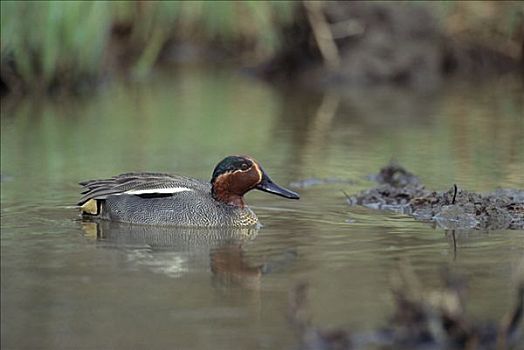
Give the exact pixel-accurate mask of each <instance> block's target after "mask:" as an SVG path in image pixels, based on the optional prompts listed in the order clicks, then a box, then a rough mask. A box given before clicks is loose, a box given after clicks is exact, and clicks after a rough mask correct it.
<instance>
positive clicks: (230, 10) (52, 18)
mask: <svg viewBox="0 0 524 350" xmlns="http://www.w3.org/2000/svg"><path fill="white" fill-rule="evenodd" d="M294 6H295V3H293V2H290V1H274V2H273V1H239V2H229V1H181V2H177V1H125V2H121V1H92V2H87V1H67V2H62V1H2V2H1V50H0V51H1V52H0V55H1V60H2V81H4V83H5V84H6V85H7V87H8V89H15V88H19V87H21V88H23V89H26V90H49V89H50V88H53V87H55V86H66V87H72V86H77V85H78V83H79V82H89V81H91V80H96V79H97V78H98V77H99V76H100V75H101V74H102V73H103V72H104V68H105V66H104V65H105V64H106V63H107V61H108V60H109V59H108V56H110V55H111V53H112V52H111V49H112V47H111V46H112V45H113V44H114V42H112V41H111V39H112V29H113V28H114V27H115V26H121V27H125V28H127V29H128V32H129V33H128V34H129V35H128V37H126V38H125V44H126V45H127V48H128V49H129V52H130V53H132V54H131V55H130V59H131V62H130V67H131V72H132V73H134V74H135V75H137V76H144V75H146V74H147V73H148V72H149V71H150V70H151V68H152V67H153V66H154V64H155V62H156V61H157V59H158V56H159V54H160V52H161V50H162V48H163V47H164V46H165V45H166V43H167V42H169V41H171V40H189V41H201V42H202V41H204V42H213V41H215V40H217V39H219V40H220V41H221V42H222V43H224V44H225V45H229V44H234V43H235V42H248V43H250V44H251V46H252V47H253V50H254V51H255V52H256V53H257V57H263V56H267V55H270V54H271V53H272V52H274V50H276V49H277V47H278V36H277V32H276V30H277V29H276V28H277V26H276V25H275V24H276V22H278V21H289V20H290V19H291V18H292V11H293V7H294Z"/></svg>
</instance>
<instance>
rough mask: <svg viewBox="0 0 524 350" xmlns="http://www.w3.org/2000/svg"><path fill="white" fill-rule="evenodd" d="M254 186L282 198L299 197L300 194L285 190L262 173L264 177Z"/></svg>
mask: <svg viewBox="0 0 524 350" xmlns="http://www.w3.org/2000/svg"><path fill="white" fill-rule="evenodd" d="M255 188H256V189H258V190H261V191H264V192H268V193H272V194H276V195H277V196H281V197H284V198H289V199H299V198H300V196H299V195H298V194H297V193H295V192H293V191H290V190H287V189H285V188H283V187H280V186H279V185H277V184H276V183H274V182H273V181H271V179H270V178H269V177H268V176H266V175H264V177H263V178H262V181H261V182H260V183H259V184H258V185H257V186H256V187H255Z"/></svg>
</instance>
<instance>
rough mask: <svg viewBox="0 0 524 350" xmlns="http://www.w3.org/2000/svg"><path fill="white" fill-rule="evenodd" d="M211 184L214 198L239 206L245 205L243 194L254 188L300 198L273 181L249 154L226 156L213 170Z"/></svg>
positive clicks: (291, 197)
mask: <svg viewBox="0 0 524 350" xmlns="http://www.w3.org/2000/svg"><path fill="white" fill-rule="evenodd" d="M211 185H212V190H211V191H212V195H213V198H215V199H216V200H217V201H220V202H222V203H226V204H229V205H234V206H238V207H244V206H245V203H244V199H243V196H244V194H245V193H246V192H248V191H250V190H252V189H257V190H261V191H264V192H268V193H272V194H276V195H278V196H282V197H285V198H290V199H299V198H300V197H299V196H298V194H296V193H295V192H293V191H290V190H286V189H285V188H283V187H280V186H279V185H277V184H276V183H274V182H273V181H271V179H270V178H269V176H268V175H267V174H266V173H265V172H264V170H263V169H262V167H261V166H260V164H258V163H257V161H256V160H254V159H253V158H250V157H247V156H229V157H226V158H224V159H223V160H222V161H221V162H220V163H218V165H217V166H216V167H215V170H214V171H213V177H212V178H211Z"/></svg>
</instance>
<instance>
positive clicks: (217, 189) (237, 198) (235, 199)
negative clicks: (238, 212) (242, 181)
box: [211, 184, 246, 208]
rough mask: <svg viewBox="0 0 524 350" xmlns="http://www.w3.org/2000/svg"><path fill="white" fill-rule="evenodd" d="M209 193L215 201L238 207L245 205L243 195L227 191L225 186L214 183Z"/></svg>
mask: <svg viewBox="0 0 524 350" xmlns="http://www.w3.org/2000/svg"><path fill="white" fill-rule="evenodd" d="M211 195H212V196H213V198H214V199H215V200H216V201H219V202H221V203H224V204H227V205H232V206H235V207H239V208H244V207H245V206H246V203H245V202H244V196H241V195H238V194H235V193H232V192H229V191H227V189H226V188H222V187H221V186H216V184H215V186H213V188H212V189H211Z"/></svg>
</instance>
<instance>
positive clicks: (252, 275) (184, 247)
mask: <svg viewBox="0 0 524 350" xmlns="http://www.w3.org/2000/svg"><path fill="white" fill-rule="evenodd" d="M81 223H82V228H83V231H84V236H85V237H86V238H90V239H94V240H96V241H97V244H100V245H101V246H103V247H105V248H117V249H126V251H127V252H128V260H129V261H132V262H133V264H135V266H136V267H148V268H150V269H152V270H153V271H154V272H157V273H163V274H166V275H169V276H171V277H180V276H181V275H183V274H184V273H186V272H187V271H188V270H189V269H192V270H194V269H195V268H199V267H203V266H202V265H203V264H209V266H210V269H211V272H212V274H213V276H214V278H213V281H214V282H217V283H218V284H219V285H220V286H223V287H230V286H240V287H242V288H246V289H255V290H258V289H259V288H260V281H261V277H262V276H263V275H265V274H267V273H271V272H273V271H275V270H278V269H281V268H285V266H287V265H288V264H289V263H291V262H292V261H293V260H294V258H295V256H296V254H295V253H294V252H285V253H283V254H282V255H279V256H277V257H275V258H274V259H271V260H269V261H264V262H263V263H260V264H255V263H252V262H250V261H249V259H247V258H246V256H245V252H244V244H245V243H247V242H249V241H251V240H253V239H254V238H255V237H256V236H257V234H258V229H256V228H240V227H238V228H234V227H217V228H196V227H193V228H181V227H163V226H146V225H132V224H125V223H117V222H111V221H94V222H87V221H83V222H81Z"/></svg>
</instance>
